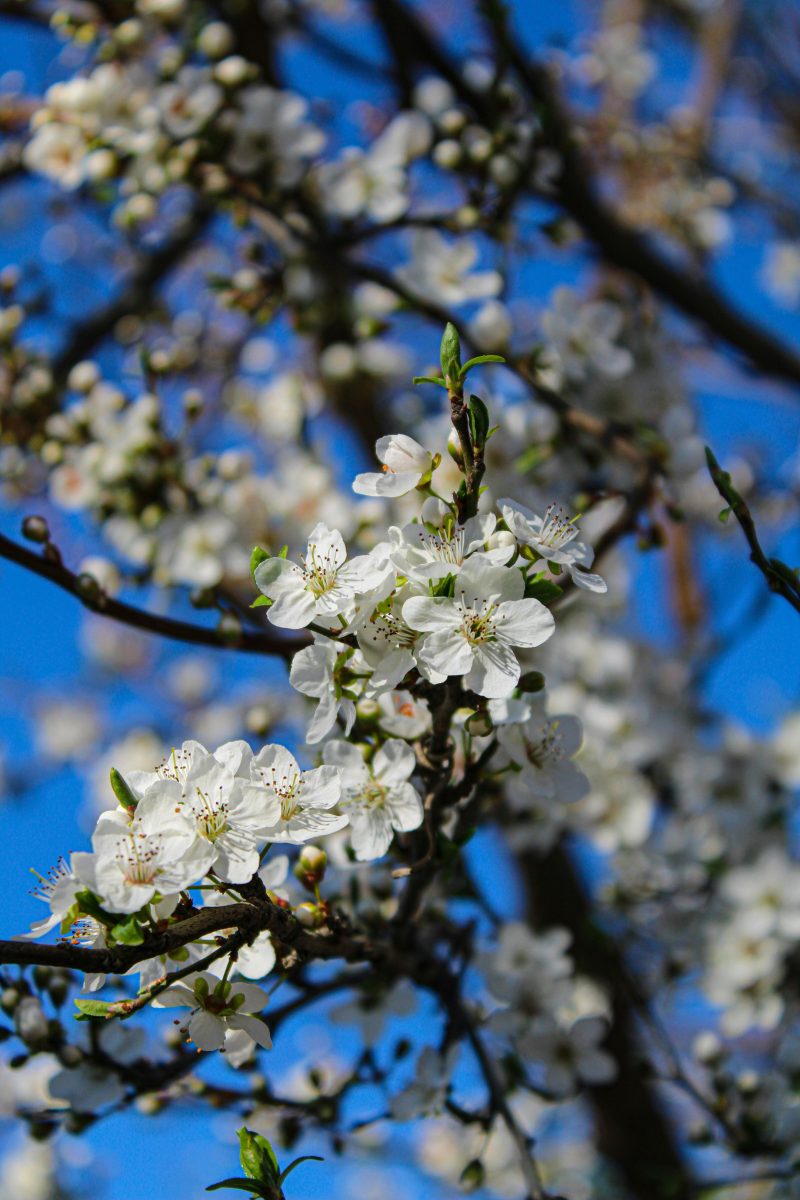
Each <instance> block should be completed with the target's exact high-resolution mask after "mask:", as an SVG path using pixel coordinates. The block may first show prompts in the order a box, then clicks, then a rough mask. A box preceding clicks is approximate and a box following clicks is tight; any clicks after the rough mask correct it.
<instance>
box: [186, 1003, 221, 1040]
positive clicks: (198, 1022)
mask: <svg viewBox="0 0 800 1200" xmlns="http://www.w3.org/2000/svg"><path fill="white" fill-rule="evenodd" d="M188 1032H189V1037H190V1038H191V1039H192V1041H193V1042H194V1044H195V1046H197V1048H198V1050H219V1049H220V1048H221V1047H222V1046H223V1045H224V1044H225V1026H224V1025H223V1023H222V1021H220V1019H219V1017H215V1016H213V1015H212V1013H209V1012H206V1011H205V1009H203V1008H201V1009H200V1010H199V1011H198V1012H196V1013H194V1015H193V1016H192V1018H191V1020H190V1021H189V1030H188Z"/></svg>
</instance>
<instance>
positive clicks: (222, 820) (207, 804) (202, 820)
mask: <svg viewBox="0 0 800 1200" xmlns="http://www.w3.org/2000/svg"><path fill="white" fill-rule="evenodd" d="M195 791H196V792H197V795H198V797H199V800H200V803H199V804H197V803H195V804H193V805H192V812H193V814H194V819H195V821H196V823H197V829H198V832H199V834H200V836H201V837H202V838H205V840H206V841H207V842H216V840H217V838H219V837H221V836H222V834H223V833H224V832H225V830H226V829H227V828H228V804H227V802H226V801H225V800H223V799H222V789H221V788H220V797H219V800H217V801H214V800H212V799H211V796H210V794H209V793H208V792H203V791H201V790H200V788H195Z"/></svg>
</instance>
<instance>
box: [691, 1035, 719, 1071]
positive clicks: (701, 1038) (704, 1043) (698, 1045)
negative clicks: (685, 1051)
mask: <svg viewBox="0 0 800 1200" xmlns="http://www.w3.org/2000/svg"><path fill="white" fill-rule="evenodd" d="M692 1053H693V1054H694V1056H695V1058H696V1059H697V1061H698V1062H701V1063H703V1065H704V1066H707V1067H711V1066H716V1065H717V1063H719V1062H721V1061H722V1059H723V1058H724V1057H725V1047H724V1046H723V1044H722V1042H721V1041H720V1039H719V1038H718V1037H717V1035H716V1033H714V1032H712V1030H710V1029H707V1030H705V1032H703V1033H699V1034H698V1035H697V1037H696V1038H695V1039H694V1043H693V1045H692Z"/></svg>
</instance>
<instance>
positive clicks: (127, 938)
mask: <svg viewBox="0 0 800 1200" xmlns="http://www.w3.org/2000/svg"><path fill="white" fill-rule="evenodd" d="M111 937H112V938H113V939H114V941H115V942H121V943H122V945H123V946H141V944H142V942H143V941H144V935H143V933H142V931H141V929H140V927H139V922H138V921H137V919H136V915H135V914H134V915H133V916H131V917H128V919H127V920H126V921H120V922H119V924H118V925H115V926H114V928H113V929H112V930H111Z"/></svg>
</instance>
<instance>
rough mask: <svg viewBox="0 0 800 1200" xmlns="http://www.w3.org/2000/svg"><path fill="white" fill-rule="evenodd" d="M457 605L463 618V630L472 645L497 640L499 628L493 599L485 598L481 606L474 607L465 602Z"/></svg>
mask: <svg viewBox="0 0 800 1200" xmlns="http://www.w3.org/2000/svg"><path fill="white" fill-rule="evenodd" d="M457 607H458V613H459V616H460V618H461V632H462V633H463V635H464V637H465V638H466V640H467V641H468V642H469V644H470V645H471V646H477V645H480V644H481V643H482V642H493V641H494V640H495V636H496V632H497V629H496V624H495V619H494V611H495V608H496V605H495V603H494V601H493V600H491V601H490V600H484V601H483V602H482V603H481V606H480V608H472V607H469V606H467V605H465V604H463V603H462V604H459V605H458V606H457Z"/></svg>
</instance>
